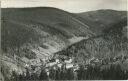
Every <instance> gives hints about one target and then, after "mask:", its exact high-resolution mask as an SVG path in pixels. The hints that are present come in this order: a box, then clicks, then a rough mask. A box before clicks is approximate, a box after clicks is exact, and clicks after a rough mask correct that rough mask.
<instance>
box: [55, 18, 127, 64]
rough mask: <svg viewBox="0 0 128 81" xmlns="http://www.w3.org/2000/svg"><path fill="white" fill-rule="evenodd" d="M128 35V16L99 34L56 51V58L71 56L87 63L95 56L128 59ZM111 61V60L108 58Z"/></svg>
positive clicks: (78, 61)
mask: <svg viewBox="0 0 128 81" xmlns="http://www.w3.org/2000/svg"><path fill="white" fill-rule="evenodd" d="M127 46H128V37H127V18H124V19H122V20H120V21H119V22H117V23H116V24H113V25H111V27H109V28H107V29H105V30H103V33H102V34H101V35H98V36H94V37H90V38H89V39H83V40H82V41H80V42H78V43H75V44H72V45H71V46H69V47H67V48H66V49H64V50H62V51H59V52H57V53H55V56H54V58H59V59H65V58H64V56H65V57H67V58H69V57H71V58H72V59H73V60H74V62H75V63H78V64H80V65H86V64H87V62H88V61H89V60H91V59H93V58H95V59H99V60H102V61H103V60H106V59H107V60H108V59H115V58H120V60H119V62H121V60H124V57H125V60H126V58H127V59H128V47H127ZM108 63H109V60H108Z"/></svg>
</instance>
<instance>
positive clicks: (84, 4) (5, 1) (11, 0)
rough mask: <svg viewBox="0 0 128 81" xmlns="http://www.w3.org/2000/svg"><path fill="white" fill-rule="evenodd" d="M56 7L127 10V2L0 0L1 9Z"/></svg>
mask: <svg viewBox="0 0 128 81" xmlns="http://www.w3.org/2000/svg"><path fill="white" fill-rule="evenodd" d="M38 6H40V7H44V6H47V7H48V6H49V7H56V8H60V9H63V10H66V11H70V12H76V13H78V12H85V11H91V10H97V9H115V10H127V0H2V1H1V7H4V8H5V7H38Z"/></svg>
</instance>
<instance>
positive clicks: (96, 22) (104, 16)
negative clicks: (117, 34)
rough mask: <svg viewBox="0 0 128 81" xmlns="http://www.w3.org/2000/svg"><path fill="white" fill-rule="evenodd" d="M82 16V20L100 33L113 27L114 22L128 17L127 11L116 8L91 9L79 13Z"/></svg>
mask: <svg viewBox="0 0 128 81" xmlns="http://www.w3.org/2000/svg"><path fill="white" fill-rule="evenodd" d="M77 15H78V16H80V17H81V21H83V22H84V23H86V24H88V25H89V26H90V29H91V30H92V31H93V32H94V33H96V34H98V35H100V34H102V33H103V30H104V29H106V28H109V27H111V25H112V24H115V23H117V22H119V21H120V20H122V19H123V18H126V17H127V12H126V11H116V10H110V9H108V10H97V11H89V12H85V13H84V12H83V13H79V14H77Z"/></svg>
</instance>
